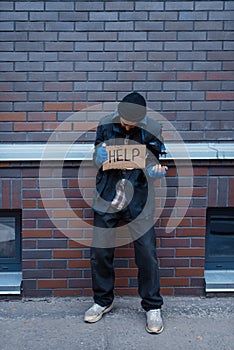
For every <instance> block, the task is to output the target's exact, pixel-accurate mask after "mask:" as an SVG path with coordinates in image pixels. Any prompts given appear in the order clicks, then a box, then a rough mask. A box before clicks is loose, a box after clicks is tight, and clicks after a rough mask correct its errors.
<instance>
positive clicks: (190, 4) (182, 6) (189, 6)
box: [165, 1, 193, 11]
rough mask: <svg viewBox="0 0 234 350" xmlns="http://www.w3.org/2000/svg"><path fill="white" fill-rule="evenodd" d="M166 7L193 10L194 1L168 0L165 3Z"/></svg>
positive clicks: (171, 9) (168, 9)
mask: <svg viewBox="0 0 234 350" xmlns="http://www.w3.org/2000/svg"><path fill="white" fill-rule="evenodd" d="M165 9H166V10H167V11H177V10H179V11H181V10H193V2H192V1H187V2H185V1H176V2H172V1H167V2H166V4H165Z"/></svg>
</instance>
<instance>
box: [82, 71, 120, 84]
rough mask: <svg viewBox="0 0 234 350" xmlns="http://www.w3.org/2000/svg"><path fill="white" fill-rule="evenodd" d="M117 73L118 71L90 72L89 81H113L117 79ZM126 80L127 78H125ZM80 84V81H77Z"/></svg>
mask: <svg viewBox="0 0 234 350" xmlns="http://www.w3.org/2000/svg"><path fill="white" fill-rule="evenodd" d="M116 78H117V73H116V72H89V73H88V80H89V81H95V80H97V81H102V80H103V81H109V80H110V81H113V80H117V79H116ZM124 80H125V79H124ZM76 84H79V83H76Z"/></svg>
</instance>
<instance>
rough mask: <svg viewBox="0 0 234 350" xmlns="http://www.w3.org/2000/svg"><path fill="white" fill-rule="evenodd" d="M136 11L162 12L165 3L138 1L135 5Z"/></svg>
mask: <svg viewBox="0 0 234 350" xmlns="http://www.w3.org/2000/svg"><path fill="white" fill-rule="evenodd" d="M135 10H136V11H141V10H149V11H162V10H163V2H162V1H157V2H154V1H153V2H152V1H137V2H136V5H135Z"/></svg>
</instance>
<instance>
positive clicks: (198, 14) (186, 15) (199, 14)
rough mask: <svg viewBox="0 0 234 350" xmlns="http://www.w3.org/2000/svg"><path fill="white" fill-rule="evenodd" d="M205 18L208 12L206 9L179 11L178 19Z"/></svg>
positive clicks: (202, 19) (198, 19)
mask: <svg viewBox="0 0 234 350" xmlns="http://www.w3.org/2000/svg"><path fill="white" fill-rule="evenodd" d="M207 19H208V13H207V12H206V11H188V12H187V11H181V12H180V13H179V20H180V21H204V20H207ZM211 19H213V18H211Z"/></svg>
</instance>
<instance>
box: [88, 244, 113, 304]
mask: <svg viewBox="0 0 234 350" xmlns="http://www.w3.org/2000/svg"><path fill="white" fill-rule="evenodd" d="M113 258H114V248H95V247H92V248H91V270H92V283H93V293H94V297H93V298H94V302H95V303H97V304H99V305H101V306H107V305H110V304H111V303H112V301H113V299H114V281H115V272H114V267H113Z"/></svg>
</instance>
